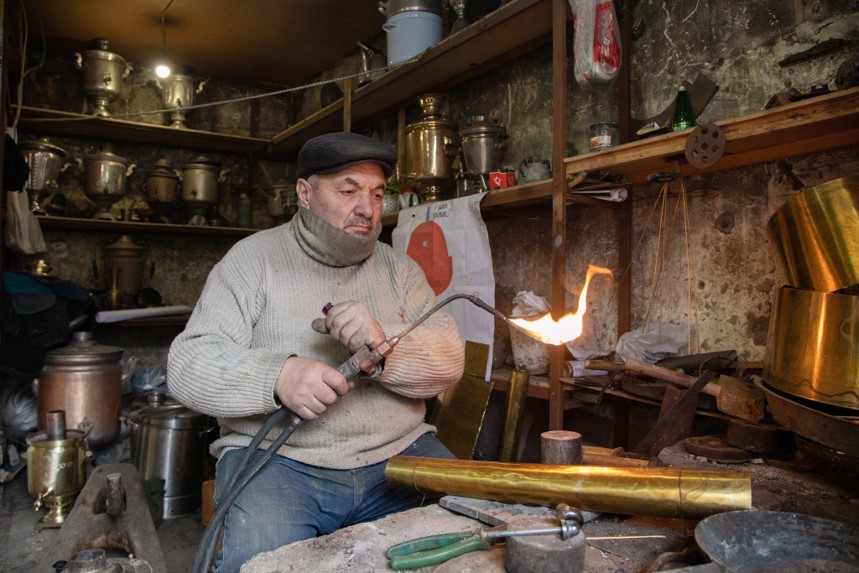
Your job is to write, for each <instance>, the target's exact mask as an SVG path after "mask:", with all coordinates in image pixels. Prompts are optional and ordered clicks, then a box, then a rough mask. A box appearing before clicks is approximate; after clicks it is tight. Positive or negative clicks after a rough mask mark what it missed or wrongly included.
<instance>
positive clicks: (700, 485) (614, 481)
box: [385, 456, 752, 519]
mask: <svg viewBox="0 0 859 573" xmlns="http://www.w3.org/2000/svg"><path fill="white" fill-rule="evenodd" d="M385 477H386V478H387V480H388V483H390V484H393V485H402V486H407V487H413V488H417V489H426V490H432V491H436V492H443V493H446V494H448V495H461V496H466V497H476V498H480V499H490V500H496V501H506V502H513V503H526V504H527V503H530V504H537V505H546V506H555V505H557V504H558V503H568V504H570V505H573V506H575V507H578V508H579V509H583V510H588V511H600V512H609V513H622V514H631V515H642V516H650V517H677V518H685V519H700V518H703V517H706V516H708V515H713V514H715V513H719V512H722V511H733V510H738V509H750V508H751V506H752V489H751V479H750V476H749V474H748V473H747V472H739V471H703V470H686V469H682V470H681V469H671V468H622V467H600V466H550V465H544V464H511V463H502V462H479V461H463V460H440V459H430V458H415V457H408V456H394V457H393V458H391V459H390V460H389V461H388V466H387V469H386V470H385Z"/></svg>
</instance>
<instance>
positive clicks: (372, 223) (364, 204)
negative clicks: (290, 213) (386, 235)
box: [295, 163, 385, 237]
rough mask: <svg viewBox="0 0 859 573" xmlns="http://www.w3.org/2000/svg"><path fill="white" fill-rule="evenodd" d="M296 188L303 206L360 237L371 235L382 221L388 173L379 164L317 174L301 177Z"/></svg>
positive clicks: (329, 222)
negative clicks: (327, 173)
mask: <svg viewBox="0 0 859 573" xmlns="http://www.w3.org/2000/svg"><path fill="white" fill-rule="evenodd" d="M311 182H312V183H313V184H311ZM295 190H296V192H297V193H298V202H299V203H300V204H301V206H302V207H306V208H307V209H310V210H311V211H313V212H314V213H315V214H316V215H318V216H320V217H322V219H324V220H325V221H326V222H327V223H328V224H329V225H332V226H333V227H336V228H338V229H343V230H344V231H346V232H347V233H349V234H351V235H355V236H356V237H362V236H364V235H369V234H371V233H372V232H374V231H375V230H376V228H377V227H378V226H379V225H380V224H381V222H382V200H383V198H384V195H385V173H384V171H382V168H381V167H380V166H379V165H376V164H375V163H359V164H358V165H352V166H350V167H347V168H345V169H343V170H342V171H338V172H337V173H332V174H330V175H315V176H312V177H311V178H310V181H308V180H307V179H299V180H298V181H297V182H296V184H295Z"/></svg>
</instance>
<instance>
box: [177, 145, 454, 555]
mask: <svg viewBox="0 0 859 573" xmlns="http://www.w3.org/2000/svg"><path fill="white" fill-rule="evenodd" d="M395 163H396V153H395V152H394V150H393V149H391V148H390V147H388V146H387V145H383V144H381V143H379V142H378V141H375V140H373V139H370V138H367V137H364V136H362V135H358V134H354V133H333V134H326V135H321V136H319V137H316V138H313V139H311V140H309V141H308V142H307V143H306V144H305V145H304V146H303V147H302V149H301V150H300V151H299V154H298V181H297V183H296V191H297V193H298V201H299V205H300V208H299V210H298V213H296V215H295V217H294V218H293V219H292V220H291V221H290V222H288V223H286V224H285V225H281V226H279V227H276V228H273V229H268V230H265V231H260V232H258V233H255V234H254V235H252V236H250V237H247V238H245V239H243V240H242V241H239V242H238V243H237V244H236V245H235V246H234V247H233V248H232V249H231V250H230V251H229V252H228V253H227V254H226V256H225V257H224V258H223V259H222V260H221V261H220V262H219V263H218V264H217V265H215V267H214V268H213V269H212V272H211V273H210V275H209V278H208V280H207V282H206V286H205V288H204V289H203V293H202V295H201V297H200V300H199V301H198V302H197V306H196V308H195V309H194V313H193V314H192V315H191V318H190V320H189V321H188V325H187V327H186V329H185V331H184V332H183V333H182V334H180V335H179V336H178V337H177V338H176V339H175V340H174V342H173V344H172V346H171V348H170V355H169V368H168V372H169V375H168V384H169V388H170V391H171V393H172V394H173V396H175V397H176V399H178V400H179V401H181V402H182V403H183V404H185V405H187V406H188V407H189V408H191V409H193V410H195V411H198V412H202V413H204V414H208V415H211V416H216V417H218V420H219V423H220V427H221V436H220V439H218V440H217V441H216V442H215V443H214V444H213V445H212V453H213V454H214V455H215V456H216V457H218V458H219V461H218V465H217V470H216V478H217V480H216V492H215V499H216V502H217V500H218V499H222V498H223V497H224V496H225V495H226V494H227V492H226V491H225V490H226V486H227V482H228V480H229V478H230V477H231V476H232V475H234V474H235V472H237V471H238V470H239V469H240V468H238V467H237V466H238V465H239V459H240V458H241V456H242V454H243V452H244V450H243V448H244V447H245V446H247V445H248V444H249V443H250V441H251V438H252V437H253V435H254V434H255V433H256V432H257V430H258V429H259V428H260V426H261V425H262V424H263V422H264V421H265V419H266V418H267V415H269V414H271V413H272V412H274V411H275V410H276V409H277V408H279V407H281V404H282V405H283V406H284V407H286V408H289V409H290V410H291V411H293V412H294V413H296V414H298V415H299V416H300V417H301V418H303V419H304V420H305V422H304V423H303V424H301V425H300V426H299V427H298V429H297V430H296V431H295V433H294V434H293V435H292V437H291V438H290V439H289V441H288V442H287V443H286V445H285V446H283V447H282V448H280V450H279V451H278V455H275V456H274V457H273V458H272V459H271V460H270V461H269V462H268V463H267V464H266V465H265V466H264V467H263V469H262V470H261V471H260V473H259V474H257V476H256V477H255V478H254V479H253V480H252V481H251V482H250V484H249V485H248V486H247V488H246V489H245V490H244V491H243V493H242V494H241V495H240V496H239V497H238V499H237V500H236V502H235V503H234V504H233V506H232V507H231V509H230V511H229V513H228V515H227V517H226V523H225V533H224V537H223V540H222V552H221V555H220V556H219V558H218V562H217V563H216V570H217V571H219V572H221V571H230V572H231V571H238V569H239V567H240V566H241V565H242V563H244V562H245V561H246V560H247V559H249V558H250V557H252V556H254V555H256V554H257V553H259V552H262V551H268V550H271V549H274V548H277V547H280V546H282V545H284V544H287V543H291V542H294V541H298V540H301V539H308V538H312V537H315V536H317V535H322V534H327V533H331V532H333V531H335V530H337V529H338V528H341V527H344V526H347V525H351V524H355V523H360V522H364V521H370V520H374V519H378V518H380V517H382V516H384V515H387V514H389V513H392V512H395V511H401V510H405V509H408V508H411V507H416V506H418V505H419V504H420V503H421V501H422V499H421V496H420V494H418V492H415V491H413V490H407V489H406V490H403V489H395V488H390V487H389V486H388V485H387V482H386V481H385V477H384V470H385V464H386V462H387V460H388V459H389V458H390V457H391V456H394V455H398V454H403V455H414V456H426V457H446V458H452V457H453V456H452V455H451V454H450V452H449V451H448V450H447V449H446V448H445V447H444V446H443V445H442V444H441V443H440V442H439V441H438V440H437V438H436V437H435V436H434V434H433V433H432V432H433V431H434V428H433V427H432V426H430V425H427V424H426V423H424V420H423V418H424V413H425V406H424V400H425V399H426V398H431V397H434V396H436V395H438V394H439V393H441V392H442V391H443V390H445V389H446V388H448V387H449V386H450V385H452V384H453V383H454V382H456V381H457V380H458V379H459V378H460V377H461V376H462V370H463V363H464V346H463V344H462V341H461V340H460V337H459V332H458V330H457V328H456V325H455V323H454V321H453V319H452V318H451V317H450V315H448V314H446V313H445V312H443V311H440V312H437V313H435V314H433V315H432V316H431V317H430V318H429V319H427V320H426V322H424V323H423V324H421V325H420V326H418V327H417V328H416V329H415V330H414V331H412V332H411V333H410V334H408V336H406V337H404V338H403V339H402V341H401V342H400V343H399V344H398V345H397V346H396V347H395V348H394V350H393V352H392V353H391V354H390V355H389V356H388V357H387V358H386V360H385V361H384V364H383V367H382V371H381V374H378V373H374V374H376V376H375V379H373V378H370V377H359V378H358V379H356V380H354V381H347V380H346V379H345V378H344V377H343V375H342V374H340V373H339V372H338V371H337V369H336V368H337V366H339V365H340V364H342V363H343V362H344V361H346V360H347V359H348V358H349V357H350V356H351V355H352V354H354V353H355V352H357V351H359V350H360V349H362V348H364V347H366V346H370V347H374V348H375V347H376V346H377V345H379V344H380V343H381V342H383V341H384V340H385V339H386V338H387V337H390V336H394V335H396V334H398V333H399V332H401V331H402V330H403V329H405V328H406V326H408V325H409V324H411V323H413V322H414V321H415V320H416V319H417V318H418V317H420V316H421V315H422V314H424V313H425V312H426V311H428V310H429V309H430V308H432V306H433V305H434V304H435V296H434V294H433V291H432V289H431V288H430V286H429V285H428V284H427V281H426V278H425V276H424V274H423V272H422V271H421V269H420V268H419V267H418V266H417V264H416V263H414V262H413V261H412V260H411V259H409V258H408V257H406V256H405V255H402V254H399V253H396V252H394V251H393V249H391V248H390V247H389V246H387V245H385V244H383V243H380V242H378V241H377V239H378V236H379V233H380V230H381V217H382V198H383V195H384V192H385V178H386V177H387V176H389V175H390V174H391V172H392V171H393V167H394V164H395ZM328 302H332V303H333V306H331V307H330V309H328V310H327V314H325V316H324V320H317V321H316V324H314V325H313V327H311V325H312V324H313V321H314V319H321V318H322V314H323V313H322V308H323V306H325V305H326V304H327V303H328ZM281 429H282V428H280V429H276V431H273V432H272V433H271V434H270V436H269V438H270V439H274V437H275V436H277V435H278V434H279V433H280V430H281ZM269 443H270V442H269V441H264V442H263V443H262V446H261V447H262V448H265V447H267V446H268V444H269Z"/></svg>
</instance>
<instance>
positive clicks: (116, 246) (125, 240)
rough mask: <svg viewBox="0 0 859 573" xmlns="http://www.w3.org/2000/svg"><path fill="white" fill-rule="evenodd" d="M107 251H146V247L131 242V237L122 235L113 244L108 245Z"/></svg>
mask: <svg viewBox="0 0 859 573" xmlns="http://www.w3.org/2000/svg"><path fill="white" fill-rule="evenodd" d="M104 248H105V249H111V250H116V251H120V250H130V251H145V250H146V247H141V246H140V245H138V244H136V243H135V242H134V241H132V240H131V237H129V236H128V235H120V237H119V238H118V239H117V240H116V241H114V242H113V243H111V244H109V245H106V246H105V247H104Z"/></svg>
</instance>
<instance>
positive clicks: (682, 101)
mask: <svg viewBox="0 0 859 573" xmlns="http://www.w3.org/2000/svg"><path fill="white" fill-rule="evenodd" d="M695 125H696V123H695V112H694V111H692V100H690V99H689V92H688V91H686V86H680V89H679V90H678V91H677V101H676V102H675V104H674V116H673V117H672V118H671V129H672V130H674V131H683V130H684V129H689V128H690V127H695Z"/></svg>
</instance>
